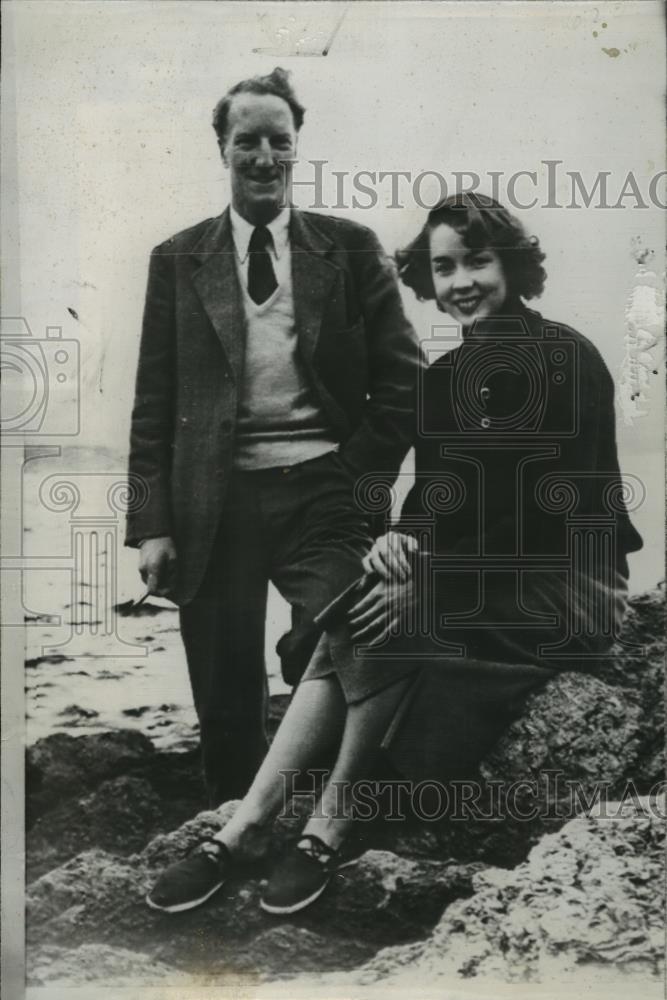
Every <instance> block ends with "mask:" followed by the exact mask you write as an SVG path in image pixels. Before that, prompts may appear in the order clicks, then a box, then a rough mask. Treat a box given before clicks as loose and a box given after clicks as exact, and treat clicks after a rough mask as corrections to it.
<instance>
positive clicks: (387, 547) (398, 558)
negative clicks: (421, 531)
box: [362, 531, 417, 583]
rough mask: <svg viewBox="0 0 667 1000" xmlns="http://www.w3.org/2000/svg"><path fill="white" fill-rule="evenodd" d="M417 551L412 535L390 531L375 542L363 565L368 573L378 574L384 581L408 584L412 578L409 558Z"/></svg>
mask: <svg viewBox="0 0 667 1000" xmlns="http://www.w3.org/2000/svg"><path fill="white" fill-rule="evenodd" d="M416 551H417V542H416V540H415V539H414V538H412V536H411V535H401V534H399V532H398V531H390V532H388V534H386V535H381V536H380V538H378V539H377V540H376V541H375V544H374V545H373V548H372V549H371V551H370V552H369V553H368V555H367V556H365V558H364V561H363V563H362V565H363V567H364V570H365V572H366V573H377V574H378V576H379V577H381V578H382V579H383V580H395V581H400V582H403V583H404V582H406V581H407V580H409V579H410V577H411V576H412V568H411V566H410V560H409V556H410V555H411V554H414V553H415V552H416Z"/></svg>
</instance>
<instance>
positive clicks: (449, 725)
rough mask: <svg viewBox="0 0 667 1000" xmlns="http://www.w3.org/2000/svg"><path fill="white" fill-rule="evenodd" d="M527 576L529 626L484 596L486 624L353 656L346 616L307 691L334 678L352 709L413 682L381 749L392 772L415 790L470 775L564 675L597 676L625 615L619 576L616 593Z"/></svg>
mask: <svg viewBox="0 0 667 1000" xmlns="http://www.w3.org/2000/svg"><path fill="white" fill-rule="evenodd" d="M531 577H532V579H531V586H530V588H525V590H524V591H523V592H522V593H521V595H520V597H521V600H520V601H519V604H520V605H521V607H522V608H523V611H524V612H525V614H526V615H527V616H528V622H529V624H527V623H526V620H525V617H524V620H523V621H517V620H516V606H517V602H516V596H517V595H516V594H510V593H509V591H508V589H507V587H499V588H497V589H496V591H495V593H494V592H493V589H491V590H488V591H487V593H486V594H485V600H484V611H485V615H486V618H485V621H483V622H480V621H479V615H478V616H477V622H476V623H475V621H472V622H466V619H465V616H463V621H464V624H463V625H462V624H461V617H462V616H461V615H458V616H456V615H453V616H451V617H452V618H453V619H454V620H453V621H450V622H449V624H447V621H446V620H445V622H444V624H442V627H439V628H438V631H437V633H435V632H434V633H432V634H431V635H426V636H424V635H421V636H410V635H399V636H394V637H392V639H391V640H390V641H389V642H388V643H387V644H386V646H383V647H382V649H379V648H378V649H375V650H373V651H371V654H370V655H369V652H368V651H365V652H364V651H362V650H360V648H356V649H355V647H354V644H353V643H352V641H351V639H350V636H349V631H348V627H347V624H346V622H345V620H344V617H341V618H339V620H338V621H337V622H335V623H331V624H330V625H329V628H328V631H327V632H325V633H324V634H323V636H322V637H321V639H320V641H319V643H318V645H317V648H316V650H315V653H314V655H313V658H312V660H311V662H310V664H309V666H308V668H307V670H306V672H305V674H304V676H303V678H302V683H304V682H307V681H309V680H314V679H317V678H321V677H326V676H330V675H332V674H335V675H336V676H337V678H338V680H339V682H340V685H341V688H342V691H343V694H344V697H345V700H346V702H347V703H348V704H355V703H356V702H359V701H363V700H365V699H366V698H370V697H373V695H374V694H376V693H378V692H379V691H382V690H384V689H385V688H387V687H388V686H389V685H391V684H394V683H396V682H398V681H399V680H407V679H409V680H410V682H409V684H408V685H407V687H406V688H405V691H404V694H403V695H402V697H401V700H400V703H399V704H398V706H397V709H396V711H395V713H394V715H393V718H392V719H391V721H390V722H389V725H388V727H387V730H386V732H385V736H384V738H383V740H382V747H383V748H384V750H385V751H386V752H387V753H388V755H389V757H390V759H391V762H392V765H393V766H394V767H395V768H396V769H397V770H398V771H399V772H400V773H401V774H402V775H404V776H405V777H407V778H409V779H410V780H413V781H421V780H429V779H430V780H438V781H444V780H449V779H451V778H453V777H457V776H461V777H463V776H465V775H466V774H471V773H472V771H473V770H474V767H475V765H476V764H477V763H478V762H479V761H480V760H481V759H482V757H483V756H484V754H485V753H487V752H488V751H489V750H490V749H491V748H492V746H493V745H494V743H496V742H497V740H498V739H499V738H500V736H501V735H502V733H503V731H504V730H505V729H506V728H507V726H508V725H509V724H510V722H511V721H512V720H513V719H514V718H516V717H517V716H518V715H520V713H521V711H522V708H523V705H524V703H525V699H526V697H527V695H528V694H530V693H531V692H532V691H535V690H537V689H538V688H539V687H541V686H542V685H544V684H545V683H546V682H547V681H548V680H549V679H550V678H551V677H553V676H554V675H555V674H556V673H558V672H563V671H564V670H579V671H581V670H594V669H595V664H596V663H599V662H600V659H601V657H603V656H604V655H605V654H606V653H607V651H608V650H609V647H610V646H611V645H612V643H613V641H614V638H615V636H616V635H617V634H618V631H619V630H620V625H621V622H622V619H623V616H624V614H625V608H626V594H627V586H626V581H625V578H624V577H622V576H621V575H620V574H617V575H616V576H615V577H614V586H613V587H611V588H610V586H609V583H608V582H605V583H600V582H599V581H595V580H592V579H589V580H585V581H584V580H581V579H580V580H577V581H576V582H575V585H573V586H567V585H563V582H562V581H559V580H558V578H557V577H555V576H554V575H553V574H531ZM582 595H583V596H582ZM439 596H442V594H440V595H439ZM356 599H358V597H357V598H356ZM438 606H439V607H443V606H444V607H448V608H451V606H452V604H451V603H445V604H444V605H443V604H441V603H440V602H438ZM445 619H446V616H445ZM600 623H602V626H600ZM445 644H449V648H447V647H446V646H445ZM457 647H458V649H457ZM461 653H463V655H461Z"/></svg>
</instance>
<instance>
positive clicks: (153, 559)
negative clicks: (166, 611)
mask: <svg viewBox="0 0 667 1000" xmlns="http://www.w3.org/2000/svg"><path fill="white" fill-rule="evenodd" d="M139 573H140V574H141V579H142V580H143V581H144V583H145V584H146V587H147V588H148V591H149V593H151V594H155V596H156V597H169V595H170V593H171V592H172V591H173V589H174V586H175V584H176V546H175V545H174V542H173V540H172V539H171V538H170V537H169V536H168V535H163V536H162V537H161V538H147V539H146V540H145V541H144V542H142V543H141V549H140V550H139Z"/></svg>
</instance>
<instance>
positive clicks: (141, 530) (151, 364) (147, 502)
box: [125, 245, 175, 546]
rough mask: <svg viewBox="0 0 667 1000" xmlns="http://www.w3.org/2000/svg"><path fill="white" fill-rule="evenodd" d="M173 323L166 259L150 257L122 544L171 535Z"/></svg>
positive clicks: (161, 251)
mask: <svg viewBox="0 0 667 1000" xmlns="http://www.w3.org/2000/svg"><path fill="white" fill-rule="evenodd" d="M174 351H175V348H174V323H173V288H172V283H171V279H170V254H169V253H168V250H166V249H165V247H164V245H162V246H161V247H157V248H156V249H155V250H154V251H153V252H152V254H151V259H150V265H149V272H148V288H147V291H146V304H145V308H144V317H143V326H142V334H141V344H140V349H139V364H138V367H137V377H136V388H135V397H134V408H133V411H132V425H131V431H130V458H129V477H130V484H131V494H132V500H131V502H130V505H129V509H128V515H127V530H126V536H125V544H126V545H129V546H137V545H138V544H139V543H140V542H141V541H142V539H144V538H150V537H157V536H160V535H171V534H172V525H171V510H170V475H171V456H172V436H173V406H174V399H175V397H174V393H175V384H174V369H175V359H174Z"/></svg>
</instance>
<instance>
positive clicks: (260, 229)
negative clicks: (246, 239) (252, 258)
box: [248, 226, 273, 253]
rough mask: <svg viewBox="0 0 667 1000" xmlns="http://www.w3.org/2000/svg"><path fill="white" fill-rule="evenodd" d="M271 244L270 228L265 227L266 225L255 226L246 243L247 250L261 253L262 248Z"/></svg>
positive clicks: (265, 248)
mask: <svg viewBox="0 0 667 1000" xmlns="http://www.w3.org/2000/svg"><path fill="white" fill-rule="evenodd" d="M271 246H273V237H272V236H271V230H270V229H267V227H266V226H255V228H254V229H253V231H252V236H251V237H250V243H249V244H248V252H249V253H261V252H262V250H267V249H268V248H269V247H271Z"/></svg>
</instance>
